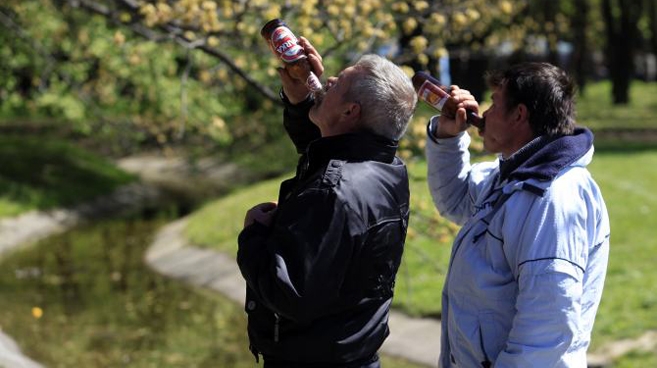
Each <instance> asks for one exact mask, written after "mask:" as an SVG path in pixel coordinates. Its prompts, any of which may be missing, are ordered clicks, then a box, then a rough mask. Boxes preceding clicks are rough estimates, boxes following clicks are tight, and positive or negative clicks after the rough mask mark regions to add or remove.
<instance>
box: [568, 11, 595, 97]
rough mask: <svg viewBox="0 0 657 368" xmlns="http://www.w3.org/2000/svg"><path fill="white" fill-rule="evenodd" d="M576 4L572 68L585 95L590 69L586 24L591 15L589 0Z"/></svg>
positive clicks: (573, 23)
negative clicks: (587, 72) (587, 73)
mask: <svg viewBox="0 0 657 368" xmlns="http://www.w3.org/2000/svg"><path fill="white" fill-rule="evenodd" d="M574 5H575V14H574V15H573V18H572V19H571V27H572V29H573V46H574V47H573V58H572V65H571V67H570V69H571V72H572V74H573V75H574V77H575V81H576V82H577V86H578V89H579V93H580V94H581V95H584V90H585V87H586V81H587V75H586V71H587V70H589V69H590V68H589V66H590V58H589V55H588V54H589V48H588V40H587V38H586V25H587V21H588V16H589V4H588V0H575V4H574Z"/></svg>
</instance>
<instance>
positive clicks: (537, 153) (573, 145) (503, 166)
mask: <svg viewBox="0 0 657 368" xmlns="http://www.w3.org/2000/svg"><path fill="white" fill-rule="evenodd" d="M592 146H593V133H592V132H591V131H590V130H589V129H587V128H576V129H575V131H574V132H573V134H572V135H566V136H559V137H547V136H540V137H537V138H535V139H534V140H532V141H531V142H529V143H527V144H526V145H525V146H524V147H522V148H521V149H520V150H518V151H517V152H516V153H514V154H513V155H511V157H509V158H508V159H506V160H503V159H502V158H500V182H502V181H504V180H506V179H508V180H513V179H516V180H527V179H538V180H541V181H550V180H552V179H554V177H556V176H557V174H558V173H559V172H560V171H561V170H562V169H563V168H565V167H567V166H570V165H571V164H573V163H574V162H575V161H577V160H579V159H580V158H581V157H583V156H584V155H586V154H587V152H589V150H590V149H591V147H592Z"/></svg>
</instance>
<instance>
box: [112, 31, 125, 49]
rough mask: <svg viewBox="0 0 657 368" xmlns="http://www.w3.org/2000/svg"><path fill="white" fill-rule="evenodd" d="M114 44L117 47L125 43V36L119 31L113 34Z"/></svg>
mask: <svg viewBox="0 0 657 368" xmlns="http://www.w3.org/2000/svg"><path fill="white" fill-rule="evenodd" d="M114 43H115V44H116V45H117V46H121V45H123V43H125V35H124V34H123V33H121V31H116V32H115V33H114Z"/></svg>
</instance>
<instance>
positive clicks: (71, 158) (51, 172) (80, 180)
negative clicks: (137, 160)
mask: <svg viewBox="0 0 657 368" xmlns="http://www.w3.org/2000/svg"><path fill="white" fill-rule="evenodd" d="M132 180H134V178H133V176H131V175H129V174H127V173H125V172H124V171H122V170H120V169H118V168H116V167H115V166H114V165H113V164H112V163H111V162H109V161H107V160H105V159H103V158H101V157H98V156H96V155H94V154H92V153H90V152H88V151H86V150H83V149H80V148H77V147H76V146H75V145H73V144H72V143H69V142H66V141H63V140H61V139H57V138H48V137H45V136H35V137H30V136H24V135H5V136H0V217H6V216H14V215H17V214H20V213H23V212H26V211H29V210H35V209H39V210H44V209H51V208H55V207H62V206H70V205H74V204H77V203H80V202H82V201H85V200H88V199H90V198H93V197H95V196H98V195H100V194H105V193H108V192H110V191H111V190H112V189H114V188H116V187H117V186H119V185H122V184H126V183H128V182H130V181H132Z"/></svg>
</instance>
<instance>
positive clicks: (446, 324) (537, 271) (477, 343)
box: [426, 129, 610, 368]
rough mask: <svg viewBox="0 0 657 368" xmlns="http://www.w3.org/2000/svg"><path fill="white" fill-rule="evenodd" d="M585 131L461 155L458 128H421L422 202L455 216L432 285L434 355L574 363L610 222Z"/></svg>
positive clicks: (486, 361)
mask: <svg viewBox="0 0 657 368" xmlns="http://www.w3.org/2000/svg"><path fill="white" fill-rule="evenodd" d="M592 142H593V135H592V134H591V132H590V131H588V130H586V129H578V130H577V131H576V134H575V135H573V136H568V137H562V138H560V139H557V140H548V139H546V138H545V137H539V138H537V139H535V140H534V141H532V142H530V143H529V144H528V145H527V146H525V147H523V149H521V150H520V151H519V152H518V153H516V154H514V155H513V156H512V157H511V158H509V160H507V161H506V162H503V163H501V160H500V159H498V160H496V161H495V162H486V163H480V164H475V165H470V155H469V153H468V146H469V144H470V137H469V136H468V134H467V133H466V132H464V133H462V134H461V135H460V136H458V137H455V138H450V139H439V140H437V141H435V142H434V141H433V140H431V139H428V140H427V148H426V151H427V160H428V167H429V170H428V171H429V173H428V181H429V188H430V191H431V194H432V196H433V199H434V203H435V205H436V207H437V208H438V210H439V212H440V213H441V215H443V216H445V217H447V218H449V219H450V220H452V221H454V222H456V223H457V224H460V225H462V228H461V231H460V232H459V233H458V235H457V237H456V239H455V240H454V245H453V248H452V255H451V258H450V265H449V272H448V275H447V279H446V282H445V286H444V290H443V296H442V308H443V309H442V334H443V335H442V340H441V356H440V366H442V367H468V368H470V367H493V366H494V367H541V368H543V367H581V368H585V367H586V350H587V348H588V346H589V342H590V339H591V330H592V328H593V321H594V318H595V314H596V312H597V309H598V305H599V303H600V297H601V295H602V288H603V284H604V279H605V273H606V269H607V259H608V255H609V231H610V228H609V218H608V214H607V210H606V207H605V204H604V201H603V199H602V195H601V193H600V189H599V188H598V186H597V184H596V183H595V181H594V180H593V179H592V178H591V175H590V174H589V172H588V170H587V169H586V165H587V164H588V163H590V162H591V159H592V157H593V144H592ZM501 168H502V170H501ZM500 176H502V179H500ZM500 180H501V181H500ZM496 202H497V203H498V204H497V207H495V205H496Z"/></svg>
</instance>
